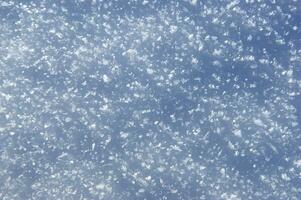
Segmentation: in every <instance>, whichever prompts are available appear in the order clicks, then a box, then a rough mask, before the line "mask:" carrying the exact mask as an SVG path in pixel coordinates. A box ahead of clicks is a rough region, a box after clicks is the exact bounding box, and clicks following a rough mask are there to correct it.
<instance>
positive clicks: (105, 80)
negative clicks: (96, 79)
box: [102, 74, 111, 83]
mask: <svg viewBox="0 0 301 200" xmlns="http://www.w3.org/2000/svg"><path fill="white" fill-rule="evenodd" d="M102 79H103V81H104V82H105V83H109V82H111V79H110V78H109V77H108V76H107V75H106V74H104V75H103V76H102Z"/></svg>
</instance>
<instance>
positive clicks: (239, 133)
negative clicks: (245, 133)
mask: <svg viewBox="0 0 301 200" xmlns="http://www.w3.org/2000/svg"><path fill="white" fill-rule="evenodd" d="M233 134H234V135H235V136H237V137H241V131H240V130H238V129H235V130H234V131H233Z"/></svg>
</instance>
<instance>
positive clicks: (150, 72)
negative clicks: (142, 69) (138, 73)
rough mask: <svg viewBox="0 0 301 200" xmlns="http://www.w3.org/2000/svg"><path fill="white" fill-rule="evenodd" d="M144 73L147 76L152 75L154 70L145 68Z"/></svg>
mask: <svg viewBox="0 0 301 200" xmlns="http://www.w3.org/2000/svg"><path fill="white" fill-rule="evenodd" d="M146 72H147V73H148V74H153V73H154V70H153V69H151V68H147V69H146Z"/></svg>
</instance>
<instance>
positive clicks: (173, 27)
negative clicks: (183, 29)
mask: <svg viewBox="0 0 301 200" xmlns="http://www.w3.org/2000/svg"><path fill="white" fill-rule="evenodd" d="M177 30H178V27H177V26H170V32H171V33H175V32H177Z"/></svg>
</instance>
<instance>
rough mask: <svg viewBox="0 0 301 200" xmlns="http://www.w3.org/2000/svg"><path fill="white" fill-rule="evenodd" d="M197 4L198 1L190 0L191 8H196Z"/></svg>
mask: <svg viewBox="0 0 301 200" xmlns="http://www.w3.org/2000/svg"><path fill="white" fill-rule="evenodd" d="M197 3H198V0H190V4H191V5H193V6H196V4H197Z"/></svg>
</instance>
